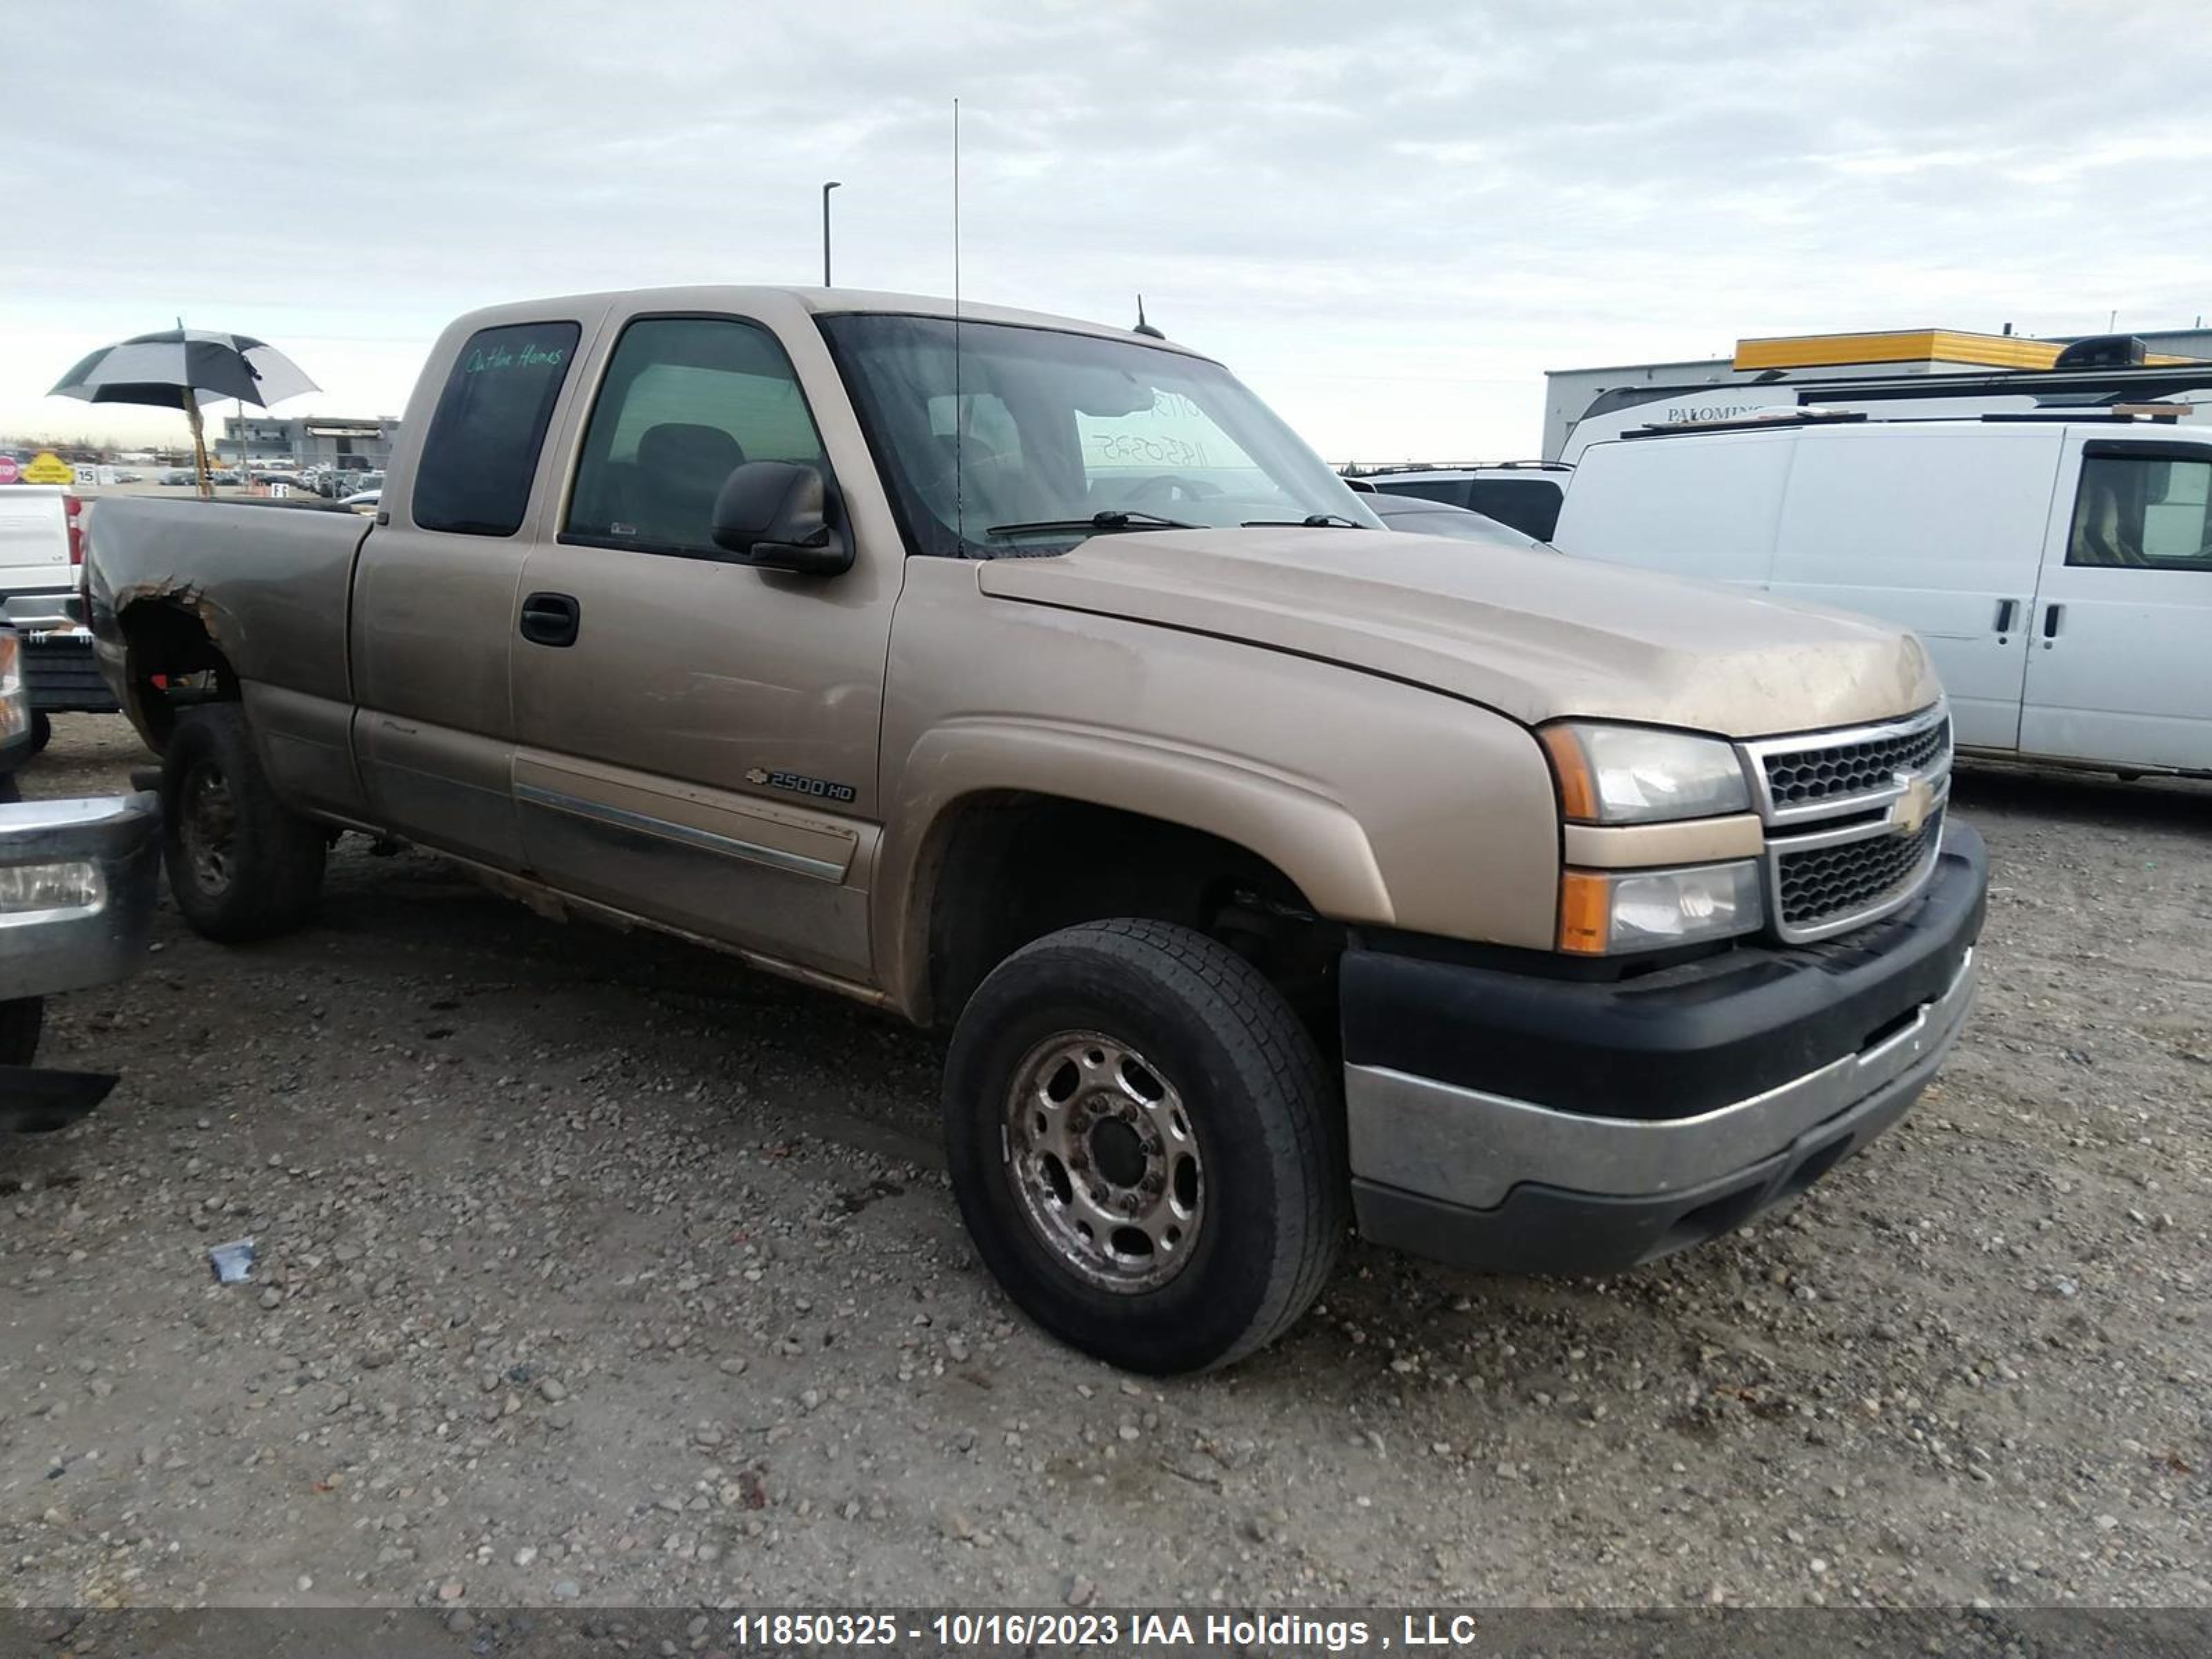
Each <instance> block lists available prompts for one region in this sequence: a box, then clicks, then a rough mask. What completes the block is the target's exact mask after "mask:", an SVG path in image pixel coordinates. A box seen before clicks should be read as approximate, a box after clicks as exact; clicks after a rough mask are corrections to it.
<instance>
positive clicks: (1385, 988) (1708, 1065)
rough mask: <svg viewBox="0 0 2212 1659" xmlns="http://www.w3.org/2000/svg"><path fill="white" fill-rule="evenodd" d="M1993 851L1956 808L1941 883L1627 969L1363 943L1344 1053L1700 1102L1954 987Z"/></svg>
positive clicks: (1436, 1072) (1763, 1078) (1844, 1046)
mask: <svg viewBox="0 0 2212 1659" xmlns="http://www.w3.org/2000/svg"><path fill="white" fill-rule="evenodd" d="M1988 866H1989V860H1988V854H1987V852H1986V851H1985V850H1984V848H1983V845H1982V838H1981V836H1979V835H1978V834H1977V833H1976V832H1975V830H1974V829H1973V828H1972V826H1971V825H1969V824H1966V823H1960V822H1959V821H1957V820H1955V819H1954V820H1953V821H1952V822H1951V823H1950V824H1949V825H1948V826H1947V828H1946V830H1945V834H1944V840H1943V850H1942V855H1941V856H1940V857H1939V858H1938V860H1936V872H1935V874H1934V875H1933V876H1932V877H1931V878H1929V884H1928V890H1927V891H1926V893H1925V894H1923V896H1921V897H1920V898H1919V899H1918V900H1917V901H1916V902H1914V903H1913V904H1911V905H1910V906H1909V907H1907V908H1905V909H1904V910H1901V911H1899V913H1898V914H1897V915H1894V916H1892V917H1890V918H1888V919H1887V920H1886V921H1879V922H1875V923H1872V924H1870V925H1869V926H1868V927H1863V928H1860V929H1858V930H1857V931H1856V932H1854V933H1846V934H1844V935H1841V936H1840V937H1838V938H1836V939H1830V940H1826V941H1824V942H1822V943H1820V944H1817V945H1796V946H1788V947H1783V946H1759V945H1747V946H1743V947H1741V948H1739V949H1737V950H1734V951H1728V952H1726V953H1725V954H1723V955H1721V956H1717V957H1705V958H1703V959H1701V960H1699V961H1696V962H1691V963H1683V964H1681V965H1680V966H1679V967H1674V968H1669V969H1663V970H1662V971H1660V972H1657V973H1654V974H1649V975H1644V977H1642V978H1638V979H1632V980H1626V981H1614V982H1603V983H1597V982H1589V981H1571V980H1555V979H1540V978H1537V977H1534V976H1533V975H1526V974H1516V973H1510V972H1506V971H1503V970H1500V969H1492V968H1476V967H1468V966H1464V965H1461V964H1457V963H1443V962H1435V961H1430V960H1426V959H1423V958H1419V957H1405V956H1396V955H1390V954H1386V953H1383V952H1381V951H1346V953H1345V956H1344V958H1343V994H1342V1009H1343V1022H1344V1057H1345V1060H1346V1063H1347V1064H1351V1065H1355V1066H1388V1067H1389V1068H1390V1069H1392V1070H1394V1071H1399V1072H1404V1073H1409V1074H1411V1075H1413V1076H1416V1077H1422V1078H1429V1079H1434V1080H1436V1081H1437V1082H1439V1083H1449V1084H1452V1085H1456V1086H1458V1087H1460V1088H1463V1089H1473V1090H1477V1091H1481V1092H1483V1093H1486V1094H1494V1095H1504V1096H1506V1097H1510V1098H1512V1099H1516V1100H1525V1101H1528V1102H1531V1103H1534V1104H1536V1105H1540V1106H1548V1107H1550V1108H1552V1109H1554V1110H1557V1111H1565V1112H1575V1113H1579V1114H1583V1115H1589V1116H1595V1117H1623V1118H1643V1119H1647V1120H1658V1119H1668V1118H1678V1117H1694V1116H1696V1115H1699V1114H1700V1113H1702V1112H1707V1111H1711V1110H1713V1109H1717V1108H1718V1107H1722V1106H1725V1105H1728V1104H1729V1103H1733V1102H1735V1101H1740V1100H1742V1099H1744V1098H1746V1097H1749V1096H1752V1095H1756V1094H1760V1093H1763V1092H1764V1091H1766V1090H1769V1089H1772V1088H1777V1087H1779V1086H1780V1085H1783V1084H1785V1083H1788V1082H1790V1081H1791V1080H1792V1079H1796V1078H1801V1077H1803V1076H1804V1075H1805V1074H1806V1073H1809V1072H1814V1071H1817V1070H1819V1069H1820V1067H1821V1066H1826V1065H1828V1064H1830V1063H1831V1062H1832V1061H1834V1060H1839V1059H1842V1058H1843V1057H1844V1055H1846V1054H1857V1053H1858V1052H1860V1051H1861V1050H1862V1049H1863V1048H1866V1047H1867V1046H1868V1044H1869V1042H1870V1041H1871V1040H1874V1039H1875V1038H1876V1037H1878V1036H1879V1035H1880V1034H1881V1032H1882V1031H1883V1030H1884V1029H1885V1028H1886V1027H1887V1026H1889V1025H1891V1024H1893V1023H1895V1022H1896V1021H1898V1020H1899V1019H1901V1018H1905V1016H1906V1015H1907V1014H1909V1013H1910V1012H1911V1010H1912V1009H1914V1008H1916V1007H1917V1006H1919V1005H1921V1004H1922V1003H1924V1002H1927V1001H1929V1000H1932V999H1934V998H1936V997H1939V996H1941V995H1942V993H1943V991H1944V990H1945V988H1946V987H1948V986H1949V985H1950V983H1951V982H1952V981H1953V980H1954V979H1955V978H1956V977H1957V975H1958V970H1959V964H1960V962H1961V961H1962V960H1963V959H1964V958H1965V957H1966V952H1967V951H1968V950H1969V949H1971V948H1972V945H1973V943H1974V941H1975V940H1976V939H1978V938H1979V937H1980V934H1981V931H1982V918H1983V915H1984V908H1985V906H1986V902H1987V889H1988V884H1989V875H1988Z"/></svg>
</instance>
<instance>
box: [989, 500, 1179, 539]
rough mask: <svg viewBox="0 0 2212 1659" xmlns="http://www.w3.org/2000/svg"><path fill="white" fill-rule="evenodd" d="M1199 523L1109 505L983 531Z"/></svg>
mask: <svg viewBox="0 0 2212 1659" xmlns="http://www.w3.org/2000/svg"><path fill="white" fill-rule="evenodd" d="M1202 527H1203V526H1199V525H1194V524H1185V523H1184V522H1183V521H1182V520H1181V519H1164V518H1162V517H1161V516H1160V515H1159V514H1158V513H1143V512H1139V511H1137V510H1136V509H1134V508H1132V507H1112V508H1109V509H1108V510H1107V511H1106V512H1103V513H1092V514H1091V516H1090V517H1089V518H1087V519H1038V520H1034V521H1033V522H1031V523H1028V524H994V525H993V526H991V527H990V528H989V529H988V530H987V531H985V532H983V533H984V534H985V535H987V536H1030V535H1036V536H1044V535H1053V534H1058V535H1081V534H1085V533H1088V532H1091V531H1097V530H1197V529H1200V528H1202Z"/></svg>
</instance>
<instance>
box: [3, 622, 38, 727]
mask: <svg viewBox="0 0 2212 1659" xmlns="http://www.w3.org/2000/svg"><path fill="white" fill-rule="evenodd" d="M30 723H31V699H30V696H29V694H28V693H27V692H26V691H25V690H23V642H22V641H21V640H19V639H17V638H16V637H15V630H14V629H8V628H0V742H4V741H5V740H6V739H8V738H12V737H14V736H15V734H16V733H17V732H21V731H22V730H23V729H24V728H26V727H27V726H29V725H30Z"/></svg>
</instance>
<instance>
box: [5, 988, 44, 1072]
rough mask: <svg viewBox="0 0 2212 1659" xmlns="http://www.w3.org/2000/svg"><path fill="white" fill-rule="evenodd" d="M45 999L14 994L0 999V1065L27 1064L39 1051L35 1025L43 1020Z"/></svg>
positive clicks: (42, 1022) (37, 1029) (36, 1026)
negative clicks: (11, 999)
mask: <svg viewBox="0 0 2212 1659" xmlns="http://www.w3.org/2000/svg"><path fill="white" fill-rule="evenodd" d="M45 1020H46V1000H45V999H44V998H42V997H17V998H15V1000H13V1001H10V1002H0V1066H28V1065H29V1064H30V1063H31V1059H32V1056H33V1055H34V1054H37V1053H38V1052H39V1027H40V1025H41V1024H44V1023H45Z"/></svg>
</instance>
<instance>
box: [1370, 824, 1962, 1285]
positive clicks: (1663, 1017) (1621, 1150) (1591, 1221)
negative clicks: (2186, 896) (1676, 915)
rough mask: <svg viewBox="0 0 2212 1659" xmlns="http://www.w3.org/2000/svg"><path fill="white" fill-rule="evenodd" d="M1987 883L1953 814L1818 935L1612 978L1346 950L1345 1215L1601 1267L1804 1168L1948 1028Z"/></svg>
mask: <svg viewBox="0 0 2212 1659" xmlns="http://www.w3.org/2000/svg"><path fill="white" fill-rule="evenodd" d="M1987 884H1988V877H1987V859H1986V854H1984V850H1983V848H1982V843H1981V838H1980V836H1978V835H1977V834H1975V832H1974V831H1973V830H1972V829H1971V828H1970V827H1968V826H1966V825H1965V824H1960V823H1953V824H1951V825H1950V826H1949V827H1948V829H1947V830H1946V832H1945V835H1944V841H1943V847H1942V853H1941V854H1940V856H1939V858H1938V860H1937V862H1936V871H1935V873H1934V875H1933V877H1932V878H1930V880H1929V884H1928V887H1927V889H1926V890H1925V891H1924V892H1923V895H1922V896H1920V897H1919V898H1918V899H1917V900H1916V901H1915V902H1913V903H1912V904H1911V906H1910V907H1908V908H1906V909H1905V910H1903V911H1900V912H1899V913H1898V914H1897V915H1894V916H1893V917H1891V918H1889V919H1888V920H1887V921H1881V922H1877V923H1875V924H1871V925H1869V926H1868V927H1864V928H1862V929H1860V930H1858V931H1857V932H1855V933H1850V934H1848V935H1844V936H1843V937H1840V938H1838V939H1831V940H1828V941H1826V942H1824V943H1821V944H1817V945H1803V946H1797V947H1791V948H1777V949H1758V948H1745V949H1741V950H1738V951H1730V952H1729V953H1727V954H1726V955H1725V956H1723V957H1710V958H1706V959H1705V960H1704V961H1702V962H1699V963H1690V964H1686V966H1684V967H1681V968H1678V969H1668V970H1666V971H1664V972H1662V973H1656V974H1652V975H1647V976H1645V977H1644V978H1641V979H1636V980H1631V981H1625V982H1620V983H1606V984H1595V983H1588V982H1579V981H1558V980H1544V979H1538V978H1534V977H1532V976H1530V975H1518V974H1509V973H1504V972H1501V971H1498V970H1496V969H1480V968H1473V967H1467V966H1462V965H1455V964H1451V963H1437V962H1429V961H1421V960H1417V959H1414V958H1411V957H1400V956H1385V955H1382V954H1379V953H1374V952H1363V951H1354V952H1352V953H1350V954H1349V955H1348V956H1347V957H1346V961H1345V972H1344V1010H1345V1012H1344V1022H1345V1058H1346V1066H1345V1089H1346V1110H1347V1116H1348V1121H1349V1128H1350V1141H1351V1154H1352V1176H1353V1181H1352V1194H1353V1204H1354V1207H1355V1210H1356V1212H1357V1213H1358V1221H1359V1228H1360V1231H1361V1232H1362V1233H1363V1234H1364V1235H1365V1236H1366V1237H1369V1238H1370V1239H1372V1240H1374V1241H1376V1243H1383V1244H1388V1245H1391V1246H1394V1247H1395V1248H1399V1249H1407V1250H1411V1251H1413V1252H1414V1253H1416V1254H1419V1255H1430V1256H1435V1257H1437V1258H1439V1259H1442V1260H1444V1261H1453V1262H1456V1263H1459V1264H1461V1265H1463V1266H1468V1267H1481V1268H1486V1269H1496V1270H1510V1271H1528V1272H1546V1273H1605V1272H1613V1271H1617V1270H1619V1269H1621V1268H1625V1267H1632V1266H1634V1265H1636V1264H1637V1263H1638V1262H1641V1261H1650V1260H1651V1259H1653V1258H1654V1257H1656V1256H1660V1255H1666V1254H1668V1252H1670V1251H1673V1250H1676V1249H1682V1248H1684V1247H1685V1246H1686V1245H1690V1244H1694V1243H1699V1242H1701V1241H1702V1240H1705V1239H1707V1238H1711V1237H1717V1235H1719V1234H1721V1233H1723V1232H1727V1231H1730V1230H1731V1229H1733V1228H1735V1227H1737V1226H1740V1225H1742V1224H1743V1223H1744V1222H1745V1221H1747V1219H1749V1218H1751V1217H1753V1216H1754V1215H1756V1214H1758V1213H1759V1212H1760V1211H1761V1210H1763V1209H1765V1208H1766V1207H1767V1206H1769V1205H1771V1204H1773V1203H1775V1202H1777V1201H1778V1200H1781V1199H1783V1198H1785V1197H1788V1196H1790V1195H1792V1194H1796V1193H1799V1192H1802V1191H1803V1190H1804V1189H1805V1188H1808V1187H1809V1186H1810V1185H1812V1183H1813V1182H1814V1181H1816V1180H1818V1179H1819V1178H1820V1176H1822V1175H1824V1174H1826V1172H1827V1171H1828V1170H1830V1169H1832V1168H1833V1167H1834V1166H1835V1164H1838V1163H1839V1162H1840V1161H1841V1160H1842V1159H1843V1158H1845V1157H1847V1156H1849V1155H1850V1153H1851V1152H1855V1151H1857V1149H1858V1148H1859V1147H1860V1146H1864V1145H1865V1144H1866V1143H1867V1142H1868V1141H1869V1140H1871V1139H1873V1138H1874V1137H1875V1135H1877V1134H1879V1133H1881V1131H1882V1130H1883V1129H1885V1128H1887V1127H1889V1125H1890V1124H1891V1123H1893V1122H1894V1121H1896V1120H1897V1119H1898V1118H1899V1117H1900V1116H1902V1115H1904V1114H1905V1111H1906V1109H1908V1108H1910V1107H1911V1104H1912V1102H1913V1101H1914V1100H1915V1099H1916V1098H1917V1097H1918V1095H1919V1093H1920V1091H1921V1090H1922V1089H1923V1088H1924V1087H1925V1086H1926V1085H1927V1083H1928V1081H1929V1079H1930V1078H1931V1077H1933V1076H1934V1075H1935V1073H1936V1068H1937V1066H1939V1065H1940V1064H1941V1063H1942V1058H1943V1056H1944V1054H1946V1053H1947V1052H1948V1050H1949V1048H1950V1047H1951V1045H1952V1043H1953V1042H1955V1041H1956V1040H1957V1037H1958V1035H1959V1031H1960V1027H1961V1026H1962V1025H1963V1024H1964V1023H1965V1020H1966V1012H1967V1008H1968V1006H1969V1005H1970V1004H1971V1002H1972V998H1973V991H1974V982H1975V965H1974V953H1973V945H1974V942H1975V940H1976V939H1977V938H1978V936H1979V934H1980V932H1981V925H1982V917H1983V909H1984V895H1985V891H1986V888H1987Z"/></svg>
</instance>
